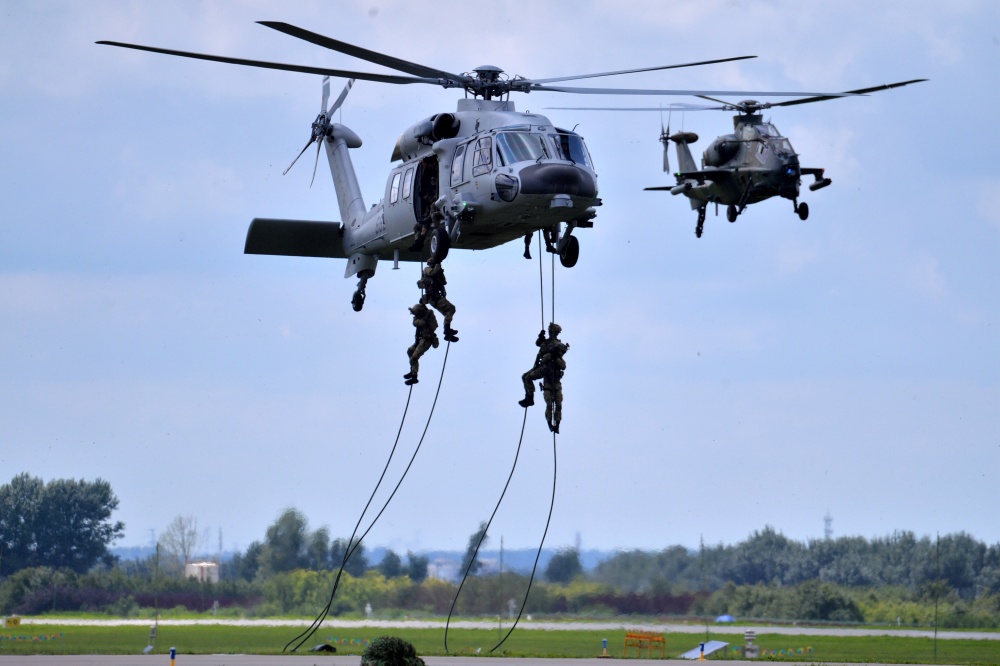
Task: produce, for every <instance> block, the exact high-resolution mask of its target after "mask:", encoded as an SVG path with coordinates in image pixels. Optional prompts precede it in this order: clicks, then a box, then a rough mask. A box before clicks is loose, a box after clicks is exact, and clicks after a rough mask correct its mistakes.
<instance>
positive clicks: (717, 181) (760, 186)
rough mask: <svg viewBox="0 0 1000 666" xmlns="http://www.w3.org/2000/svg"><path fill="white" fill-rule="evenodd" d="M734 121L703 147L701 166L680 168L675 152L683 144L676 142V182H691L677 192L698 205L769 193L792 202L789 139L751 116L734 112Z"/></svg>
mask: <svg viewBox="0 0 1000 666" xmlns="http://www.w3.org/2000/svg"><path fill="white" fill-rule="evenodd" d="M734 125H735V127H734V131H733V133H732V134H725V135H722V136H720V137H718V138H716V139H715V140H714V141H713V142H712V143H711V144H710V145H709V146H708V148H706V149H705V151H704V153H703V154H702V169H701V170H695V169H691V170H687V169H685V168H684V164H685V162H686V161H688V160H685V159H684V158H683V157H682V156H681V153H682V152H683V151H685V150H687V144H686V143H682V142H678V144H677V151H678V159H679V160H680V161H681V165H682V172H681V173H678V174H677V180H678V185H682V184H683V183H685V182H687V183H689V184H690V185H691V186H690V187H689V188H686V189H684V190H683V191H682V193H683V194H684V195H685V196H687V197H688V198H690V199H692V207H693V208H698V207H699V205H704V203H719V204H724V205H744V206H745V205H747V204H751V203H757V202H760V201H764V200H766V199H770V198H771V197H775V196H779V197H782V198H784V199H790V200H792V201H795V200H796V199H797V198H798V196H799V187H800V185H801V177H802V171H801V166H800V165H799V156H798V154H797V153H796V152H795V150H794V149H793V148H792V144H791V142H790V141H789V140H788V139H787V138H785V137H783V136H782V135H781V133H780V132H779V131H778V129H777V128H776V127H775V126H774V125H772V124H771V123H767V122H763V121H762V119H761V116H760V115H757V114H753V115H739V116H735V117H734ZM688 162H689V164H691V163H693V161H688ZM691 181H694V182H691Z"/></svg>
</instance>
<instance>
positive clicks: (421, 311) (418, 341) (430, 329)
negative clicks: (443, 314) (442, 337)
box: [403, 303, 440, 386]
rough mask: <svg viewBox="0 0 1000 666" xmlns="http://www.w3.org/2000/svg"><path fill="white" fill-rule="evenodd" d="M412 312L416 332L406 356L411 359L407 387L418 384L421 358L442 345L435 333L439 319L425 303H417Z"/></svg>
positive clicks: (406, 378)
mask: <svg viewBox="0 0 1000 666" xmlns="http://www.w3.org/2000/svg"><path fill="white" fill-rule="evenodd" d="M410 312H411V313H412V314H413V326H414V328H415V329H416V331H414V341H413V344H412V345H410V347H409V348H408V349H407V350H406V355H407V356H408V357H409V358H410V371H409V372H408V373H406V374H405V375H403V379H405V380H406V385H407V386H409V385H411V384H416V383H417V382H418V381H419V380H418V379H417V373H418V372H419V371H420V357H421V356H423V355H424V352H425V351H427V350H428V349H430V348H431V347H434V348H437V346H438V345H439V344H440V343H439V342H438V337H437V334H436V333H435V331H436V330H437V326H438V323H437V317H435V316H434V313H433V312H431V311H430V310H429V309H428V308H427V306H426V305H424V304H423V303H417V304H416V305H414V306H413V307H412V308H410Z"/></svg>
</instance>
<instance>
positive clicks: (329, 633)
mask: <svg viewBox="0 0 1000 666" xmlns="http://www.w3.org/2000/svg"><path fill="white" fill-rule="evenodd" d="M300 631H301V629H299V628H294V627H268V626H253V627H234V626H226V625H213V626H204V625H202V626H179V627H175V626H169V625H161V626H160V628H159V635H158V637H157V641H156V649H155V650H154V652H155V653H159V654H166V653H167V652H168V651H169V649H170V647H176V648H177V650H178V653H180V654H185V653H187V654H220V653H221V654H278V653H280V652H281V650H282V648H283V647H284V645H285V644H286V643H287V642H288V641H290V640H291V639H293V638H294V637H295V636H296V635H297V634H298V633H299V632H300ZM382 634H392V635H395V636H400V637H402V638H404V639H406V640H408V641H410V642H411V643H413V645H414V647H416V649H417V652H418V653H419V654H420V655H423V656H428V655H430V656H438V655H445V654H452V655H470V654H475V653H476V650H477V649H481V650H482V652H481V654H483V655H484V656H485V655H486V654H487V653H488V651H489V650H490V649H491V648H492V647H493V646H494V645H496V644H497V642H499V640H500V638H501V634H500V632H499V631H497V630H485V629H475V630H473V629H452V630H450V631H449V632H448V652H445V647H444V630H443V629H391V630H386V629H378V628H372V629H367V628H362V629H343V628H339V627H337V628H324V629H322V630H320V631H318V632H317V633H316V634H315V635H314V636H313V637H312V638H310V639H309V640H308V641H307V642H306V643H305V645H304V646H303V648H302V650H301V652H305V651H306V650H307V649H308V648H310V647H312V646H314V645H316V644H318V643H323V642H326V641H328V640H329V641H331V642H334V644H335V645H336V647H337V653H338V654H361V652H362V651H363V650H364V643H363V642H362V641H363V640H365V639H372V638H375V637H376V636H379V635H382ZM34 636H38V637H41V636H47V637H49V638H48V639H39V640H31V637H34ZM17 637H25V638H27V639H28V640H16V638H17ZM148 637H149V628H148V627H145V626H138V627H136V626H116V627H105V626H98V627H94V626H87V627H80V626H71V625H32V624H24V625H22V626H21V627H20V628H17V629H0V657H2V656H3V655H14V654H17V655H28V654H37V655H46V654H139V653H140V652H141V651H142V649H143V648H144V647H146V644H147V642H148ZM603 638H607V639H608V654H609V655H610V656H612V657H615V658H621V657H622V646H623V644H624V638H625V632H624V631H538V630H527V629H516V630H515V631H514V632H513V634H511V636H510V638H508V639H507V641H506V642H505V643H504V644H503V646H502V647H501V648H500V649H499V650H497V651H496V652H494V653H493V654H494V656H507V657H528V656H536V657H537V656H542V657H596V656H598V655H600V654H601V639H603ZM704 638H705V634H665V635H664V640H665V644H666V656H667V657H668V658H672V657H676V656H677V655H679V654H681V653H682V652H685V651H687V650H690V649H692V648H695V647H697V646H698V643H699V641H701V640H703V639H704ZM709 638H711V639H716V640H722V641H728V642H736V641H737V640H739V642H742V641H741V640H740V639H741V637H739V636H738V635H737V636H734V635H732V634H719V635H711V634H710V635H709ZM757 644H758V645H760V647H761V649H762V650H767V651H771V650H774V651H781V650H784V651H786V654H785V655H781V654H780V653H779V654H778V655H776V656H774V657H771V656H768V657H766V658H765V660H768V661H815V662H855V663H865V662H882V663H900V664H907V663H927V664H933V663H942V664H994V665H995V664H1000V641H985V640H938V641H937V656H936V659H935V654H934V642H933V640H931V639H927V638H904V637H894V636H871V637H837V636H786V635H779V634H766V633H761V634H759V635H758V637H757ZM807 648H811V652H808V651H807ZM799 650H801V651H802V653H801V654H799ZM789 653H790V654H789ZM631 655H632V656H634V655H635V652H634V651H632V652H631ZM720 655H722V653H717V654H716V655H713V658H712V660H713V661H715V660H722V661H724V660H725V659H727V658H736V657H737V656H738V655H737V654H735V653H733V652H727V653H726V654H725V656H720ZM643 656H644V657H645V656H646V655H643ZM655 656H658V655H655Z"/></svg>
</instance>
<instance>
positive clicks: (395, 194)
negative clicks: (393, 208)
mask: <svg viewBox="0 0 1000 666" xmlns="http://www.w3.org/2000/svg"><path fill="white" fill-rule="evenodd" d="M402 177H403V174H401V173H396V174H393V176H392V187H390V188H389V203H391V204H394V203H396V202H397V201H399V181H400V179H401V178H402Z"/></svg>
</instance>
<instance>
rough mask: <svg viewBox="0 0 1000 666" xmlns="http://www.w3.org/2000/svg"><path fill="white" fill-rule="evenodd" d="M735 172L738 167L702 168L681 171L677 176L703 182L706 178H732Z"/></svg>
mask: <svg viewBox="0 0 1000 666" xmlns="http://www.w3.org/2000/svg"><path fill="white" fill-rule="evenodd" d="M735 173H736V169H702V170H701V171H681V172H680V173H678V174H677V177H678V178H683V179H691V180H697V181H698V182H699V183H703V182H705V181H706V180H711V181H718V180H725V179H726V178H732V177H733V174H735Z"/></svg>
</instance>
